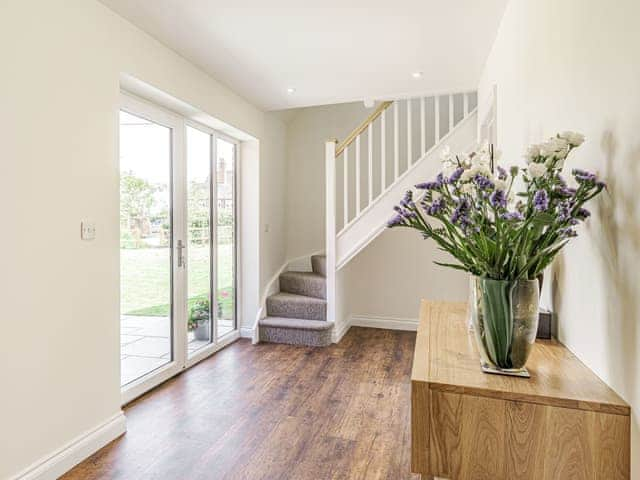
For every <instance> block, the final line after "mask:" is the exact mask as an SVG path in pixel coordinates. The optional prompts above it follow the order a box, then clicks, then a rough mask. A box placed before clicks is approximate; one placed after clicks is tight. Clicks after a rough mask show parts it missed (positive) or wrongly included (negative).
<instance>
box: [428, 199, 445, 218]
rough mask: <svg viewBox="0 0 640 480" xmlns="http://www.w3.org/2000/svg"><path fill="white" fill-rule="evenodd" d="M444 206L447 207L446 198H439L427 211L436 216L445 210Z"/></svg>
mask: <svg viewBox="0 0 640 480" xmlns="http://www.w3.org/2000/svg"><path fill="white" fill-rule="evenodd" d="M444 207H445V201H444V198H438V199H436V200H434V201H433V203H432V204H431V206H430V207H429V208H428V209H427V212H428V213H429V215H431V216H436V215H438V214H439V213H440V212H442V210H444Z"/></svg>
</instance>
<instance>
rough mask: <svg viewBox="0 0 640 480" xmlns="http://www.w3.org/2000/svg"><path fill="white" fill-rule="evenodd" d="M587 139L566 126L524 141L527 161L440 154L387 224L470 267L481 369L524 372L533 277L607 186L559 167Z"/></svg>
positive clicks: (533, 309)
mask: <svg viewBox="0 0 640 480" xmlns="http://www.w3.org/2000/svg"><path fill="white" fill-rule="evenodd" d="M583 141H584V137H583V136H582V135H581V134H579V133H575V132H564V133H561V134H558V135H556V136H555V137H552V138H551V139H549V140H548V141H547V142H545V143H542V144H538V145H531V146H530V147H529V148H528V150H527V153H526V156H525V157H526V162H527V166H526V167H524V168H518V167H516V166H512V167H510V168H509V169H508V170H507V169H505V168H503V167H501V166H500V165H497V161H498V158H497V155H495V154H494V151H493V147H492V146H490V145H486V144H485V145H484V146H482V147H480V148H479V149H478V150H476V151H474V152H471V153H469V154H463V155H456V156H454V155H452V154H451V152H450V150H449V148H445V149H444V150H443V152H442V162H443V169H442V171H441V172H440V173H439V174H438V176H437V177H436V179H435V180H433V181H430V182H426V183H421V184H419V185H416V189H417V191H418V193H417V194H415V193H414V192H413V191H408V192H407V193H406V194H405V196H404V198H403V199H402V201H401V202H400V205H399V206H396V207H394V209H395V212H396V213H395V215H394V216H393V218H391V219H390V220H389V222H388V224H387V226H388V227H389V228H396V227H409V228H414V229H416V230H419V231H420V232H421V233H422V235H423V237H424V238H425V239H426V238H431V239H433V240H434V241H435V242H436V243H437V244H438V247H439V248H440V249H441V250H444V251H446V252H448V253H449V254H450V255H451V256H452V257H453V258H454V259H455V260H456V262H455V263H442V262H435V263H436V264H438V265H441V266H445V267H450V268H455V269H458V270H463V271H466V272H469V273H470V274H471V275H472V276H473V278H472V285H473V288H472V291H471V299H472V302H471V317H472V321H473V325H474V331H475V335H476V340H477V342H478V348H479V351H480V356H481V361H482V364H483V369H484V370H485V371H492V372H497V373H507V374H515V375H522V376H528V373H527V372H526V369H525V368H524V365H525V363H526V361H527V357H528V355H529V353H530V350H531V347H532V345H533V342H534V341H535V334H536V331H537V324H538V303H539V286H538V280H537V278H538V276H539V275H540V274H541V272H542V271H543V270H544V269H545V268H546V267H547V266H548V265H549V264H550V263H551V262H552V260H553V259H554V257H555V256H556V255H557V254H558V252H559V251H560V250H561V249H562V248H563V247H564V246H565V245H566V244H567V242H568V241H569V240H570V239H571V237H575V236H576V235H577V233H576V229H575V227H576V226H577V225H578V224H579V223H580V222H583V221H584V220H586V219H587V218H588V217H589V215H590V213H589V211H588V210H587V209H585V208H584V205H585V203H587V202H588V201H589V200H591V199H592V198H593V197H595V196H596V195H598V194H599V193H600V192H601V191H602V190H603V189H604V188H605V184H604V183H603V182H601V181H599V180H598V178H597V177H596V175H595V174H593V173H590V172H587V171H584V170H580V169H573V170H572V171H571V176H572V177H573V180H572V182H571V185H570V184H569V183H567V181H566V180H565V178H564V177H563V176H562V174H561V171H562V169H563V167H564V163H565V160H566V159H567V157H568V155H569V154H570V153H571V151H572V150H573V149H575V148H577V147H578V146H580V145H581V144H582V143H583Z"/></svg>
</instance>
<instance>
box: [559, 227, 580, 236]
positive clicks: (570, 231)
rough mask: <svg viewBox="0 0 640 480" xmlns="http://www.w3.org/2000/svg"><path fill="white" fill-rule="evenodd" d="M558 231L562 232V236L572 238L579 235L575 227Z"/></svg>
mask: <svg viewBox="0 0 640 480" xmlns="http://www.w3.org/2000/svg"><path fill="white" fill-rule="evenodd" d="M558 233H559V234H560V238H571V237H577V236H578V234H577V233H576V231H575V230H574V229H573V228H569V227H567V228H563V229H561V230H559V231H558Z"/></svg>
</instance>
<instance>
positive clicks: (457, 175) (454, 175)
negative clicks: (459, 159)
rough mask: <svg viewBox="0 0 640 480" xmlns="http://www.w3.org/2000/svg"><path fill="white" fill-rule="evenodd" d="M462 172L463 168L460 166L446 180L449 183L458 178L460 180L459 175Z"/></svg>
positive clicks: (454, 181)
mask: <svg viewBox="0 0 640 480" xmlns="http://www.w3.org/2000/svg"><path fill="white" fill-rule="evenodd" d="M462 172H464V168H462V167H460V168H456V169H455V171H454V172H453V173H452V174H451V176H450V177H449V180H448V182H449V183H456V182H457V181H458V180H460V175H462Z"/></svg>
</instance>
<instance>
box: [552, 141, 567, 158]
mask: <svg viewBox="0 0 640 480" xmlns="http://www.w3.org/2000/svg"><path fill="white" fill-rule="evenodd" d="M547 144H548V145H549V148H550V149H551V150H552V151H553V153H554V154H555V156H556V158H564V157H566V156H567V153H569V142H567V141H566V140H565V139H564V138H557V137H556V138H550V139H549V141H548V142H547Z"/></svg>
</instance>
